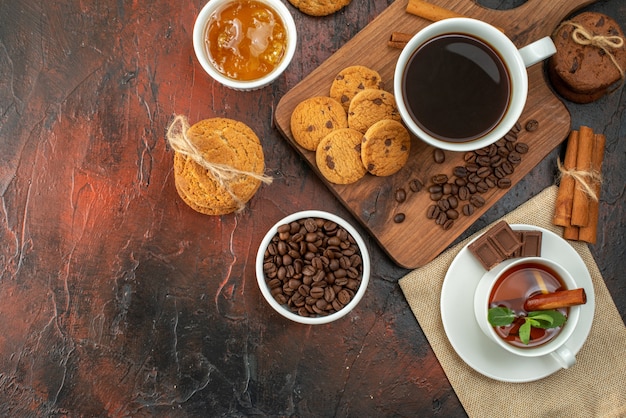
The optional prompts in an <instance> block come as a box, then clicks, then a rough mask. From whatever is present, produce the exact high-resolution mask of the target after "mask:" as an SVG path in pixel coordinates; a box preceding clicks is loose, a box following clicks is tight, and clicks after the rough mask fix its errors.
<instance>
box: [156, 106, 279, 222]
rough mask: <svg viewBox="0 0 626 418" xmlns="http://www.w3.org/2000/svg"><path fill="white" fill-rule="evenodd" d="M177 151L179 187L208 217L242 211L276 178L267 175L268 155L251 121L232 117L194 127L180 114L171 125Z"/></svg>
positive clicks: (169, 135)
mask: <svg viewBox="0 0 626 418" xmlns="http://www.w3.org/2000/svg"><path fill="white" fill-rule="evenodd" d="M166 137H167V141H168V143H169V145H170V146H171V147H172V149H173V150H174V151H175V152H174V179H175V185H176V190H177V192H178V194H179V196H180V197H181V199H183V201H184V202H185V203H187V205H189V206H190V207H191V208H192V209H194V210H196V211H198V212H200V213H203V214H206V215H225V214H229V213H233V212H238V211H241V210H243V209H244V208H245V205H246V203H247V202H248V201H249V200H250V199H251V198H252V196H253V195H254V194H255V193H256V191H257V190H258V189H259V187H260V186H261V183H265V184H270V183H271V182H272V178H271V177H268V176H265V175H264V174H263V172H264V170H265V159H264V155H263V148H262V147H261V142H260V141H259V138H258V137H257V135H256V134H255V133H254V131H252V129H251V128H250V127H248V126H247V125H246V124H244V123H242V122H239V121H236V120H232V119H227V118H213V119H205V120H202V121H200V122H197V123H195V124H194V125H193V126H191V127H190V126H189V123H188V122H187V119H186V118H185V117H184V116H181V115H177V116H175V117H174V119H173V120H172V122H171V123H170V125H169V127H168V129H167V134H166Z"/></svg>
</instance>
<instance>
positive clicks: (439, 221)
mask: <svg viewBox="0 0 626 418" xmlns="http://www.w3.org/2000/svg"><path fill="white" fill-rule="evenodd" d="M447 220H448V217H447V216H446V214H445V212H439V215H438V216H437V220H436V221H435V223H436V224H437V225H443V224H444V223H445V222H446V221H447Z"/></svg>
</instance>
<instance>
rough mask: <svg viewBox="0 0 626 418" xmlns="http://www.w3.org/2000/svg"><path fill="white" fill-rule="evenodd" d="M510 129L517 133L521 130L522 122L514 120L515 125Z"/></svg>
mask: <svg viewBox="0 0 626 418" xmlns="http://www.w3.org/2000/svg"><path fill="white" fill-rule="evenodd" d="M511 130H512V131H513V132H515V133H518V132H519V131H521V130H522V124H521V123H519V121H517V122H515V125H513V128H511Z"/></svg>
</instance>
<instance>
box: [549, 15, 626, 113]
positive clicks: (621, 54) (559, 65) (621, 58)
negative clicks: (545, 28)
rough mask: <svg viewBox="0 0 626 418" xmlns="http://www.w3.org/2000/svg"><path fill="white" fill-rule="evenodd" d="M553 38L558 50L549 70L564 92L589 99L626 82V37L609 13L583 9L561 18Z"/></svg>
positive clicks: (574, 98)
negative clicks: (574, 14) (575, 14)
mask: <svg viewBox="0 0 626 418" xmlns="http://www.w3.org/2000/svg"><path fill="white" fill-rule="evenodd" d="M552 39H553V41H554V44H555V46H556V53H555V54H554V55H553V56H552V57H551V58H550V60H549V61H548V74H549V76H550V80H551V81H552V84H553V86H554V88H555V89H556V90H557V92H558V93H559V94H561V96H563V97H565V98H566V99H568V100H570V101H573V102H576V103H590V102H593V101H595V100H597V99H599V98H601V97H602V96H604V95H606V94H608V93H611V92H613V91H615V90H616V89H618V88H619V87H621V86H622V85H623V84H624V81H625V80H626V38H625V37H624V33H623V31H622V29H621V28H620V27H619V25H618V24H617V22H616V21H615V20H613V19H612V18H610V17H609V16H607V15H604V14H602V13H596V12H584V13H581V14H579V15H577V16H574V17H573V18H571V19H570V20H566V21H564V22H562V23H561V24H560V25H559V26H558V27H557V28H556V30H555V31H554V33H553V35H552Z"/></svg>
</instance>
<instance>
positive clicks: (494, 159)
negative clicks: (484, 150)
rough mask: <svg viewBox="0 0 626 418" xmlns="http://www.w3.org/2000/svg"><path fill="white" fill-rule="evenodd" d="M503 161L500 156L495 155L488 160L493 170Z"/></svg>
mask: <svg viewBox="0 0 626 418" xmlns="http://www.w3.org/2000/svg"><path fill="white" fill-rule="evenodd" d="M503 161H504V159H503V158H502V156H501V155H498V154H496V155H494V156H493V157H491V158H489V165H490V166H491V167H494V168H495V167H498V166H500V165H501V164H502V162H503Z"/></svg>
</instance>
